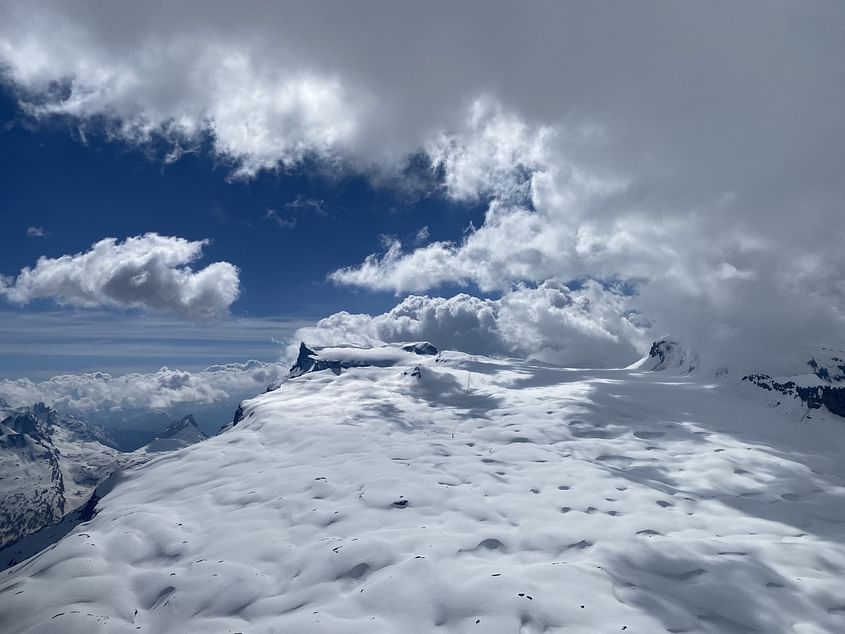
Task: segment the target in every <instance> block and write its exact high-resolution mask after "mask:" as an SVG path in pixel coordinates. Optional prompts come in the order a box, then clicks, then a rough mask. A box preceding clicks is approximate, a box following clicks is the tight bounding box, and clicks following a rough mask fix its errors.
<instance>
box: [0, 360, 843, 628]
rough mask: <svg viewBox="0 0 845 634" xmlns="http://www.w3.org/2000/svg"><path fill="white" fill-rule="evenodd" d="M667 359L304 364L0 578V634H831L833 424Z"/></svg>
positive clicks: (130, 477)
mask: <svg viewBox="0 0 845 634" xmlns="http://www.w3.org/2000/svg"><path fill="white" fill-rule="evenodd" d="M662 350H663V352H664V358H663V359H659V360H658V361H655V359H654V358H652V359H651V360H650V361H649V360H644V362H642V363H640V364H635V365H634V366H631V367H629V368H625V369H615V370H607V369H604V370H597V369H565V368H557V367H552V366H549V365H545V364H542V363H538V362H534V361H527V360H518V359H497V358H487V357H481V356H474V355H468V354H463V353H458V352H449V351H446V352H441V353H439V354H430V353H423V354H420V353H412V352H408V351H402V350H401V348H397V351H395V354H387V353H386V352H385V351H378V352H377V353H376V352H372V351H370V352H365V353H362V354H361V355H359V356H358V357H356V356H355V352H354V349H345V350H342V351H340V352H339V351H338V349H329V350H326V351H319V350H312V349H308V353H307V354H306V356H308V357H310V358H311V359H312V360H314V361H323V362H326V364H327V365H325V367H324V368H323V369H317V368H316V367H311V368H309V369H308V370H307V371H304V372H301V373H294V374H295V376H294V375H292V376H291V377H290V378H288V379H285V380H283V381H282V382H281V383H279V384H278V385H274V386H272V388H274V389H270V390H269V391H267V392H266V393H264V394H260V395H258V396H256V397H254V398H252V399H249V400H247V401H244V402H243V403H242V404H241V407H240V408H239V413H238V416H237V417H236V420H235V421H234V422H235V423H236V424H234V425H229V426H228V427H227V428H226V429H225V431H223V432H222V433H220V434H219V435H217V436H214V437H212V438H209V439H207V440H203V441H202V442H199V443H196V444H191V445H188V446H184V447H182V448H179V449H177V450H176V451H172V452H169V453H164V454H160V455H156V454H154V453H152V454H150V459H149V460H147V461H146V462H144V463H142V464H137V465H134V466H130V467H128V468H126V469H124V470H122V471H120V472H118V473H116V474H114V475H113V476H112V477H110V478H109V480H108V481H107V482H106V483H104V484H103V485H101V486H100V487H98V489H97V493H96V495H97V498H98V499H97V502H96V508H95V509H93V513H92V515H93V516H92V517H91V518H90V519H88V521H84V522H82V523H80V524H78V525H76V526H75V527H73V529H72V530H71V531H70V532H69V533H68V534H67V535H66V536H64V537H63V538H62V539H60V540H59V541H58V542H57V543H55V544H53V545H52V546H50V547H49V548H47V549H45V550H44V551H42V552H41V553H39V554H38V555H36V556H34V557H32V558H30V559H28V560H27V561H24V562H22V563H20V564H18V565H16V566H14V567H13V568H10V569H9V570H7V571H6V572H5V573H3V576H2V577H1V578H0V630H1V631H3V632H56V633H62V634H64V633H77V632H78V633H88V632H92V631H104V632H138V631H141V632H145V631H146V632H156V633H170V632H172V633H182V632H244V633H246V632H250V633H253V632H258V633H271V632H327V633H328V632H361V633H364V632H366V633H371V632H384V633H395V632H431V631H447V632H526V633H529V632H551V631H562V632H563V631H565V632H572V633H588V632H589V633H607V632H617V631H618V632H622V631H625V632H640V633H647V634H651V633H654V632H706V633H714V634H715V633H725V632H737V633H739V632H765V633H767V634H768V633H771V632H794V633H797V634H818V633H823V632H824V633H828V632H841V631H845V586H843V584H842V579H843V573H845V464H844V463H843V461H842V456H843V455H845V421H843V419H842V418H840V417H838V416H835V415H833V414H832V413H830V412H829V411H827V410H826V409H825V408H815V409H813V410H812V412H810V411H809V410H808V409H807V407H806V406H805V405H804V404H803V403H802V402H801V401H800V400H798V399H796V398H787V397H785V396H784V395H782V394H775V393H773V392H772V391H770V390H765V389H760V388H759V387H757V386H756V385H754V384H752V383H751V382H748V381H741V380H739V379H738V378H737V377H734V376H731V375H721V376H711V375H706V374H704V373H699V372H695V371H690V369H691V368H692V365H693V364H691V363H690V362H689V359H690V358H689V357H688V356H685V355H681V356H677V354H678V353H677V350H675V349H674V348H673V350H675V351H674V352H673V353H672V354H674V355H675V360H671V362H668V363H667V358H668V357H669V356H670V355H669V354H668V353H669V349H668V348H667V347H666V346H663V347H662ZM429 352H430V351H429ZM341 359H342V360H343V361H344V362H345V364H344V365H342V366H340V361H339V360H341ZM368 359H369V361H372V360H373V359H376V361H377V363H370V362H368ZM332 361H338V366H335V367H333V366H331V364H330V363H329V362H332ZM388 361H389V362H388ZM315 366H316V364H315ZM327 370H328V371H327Z"/></svg>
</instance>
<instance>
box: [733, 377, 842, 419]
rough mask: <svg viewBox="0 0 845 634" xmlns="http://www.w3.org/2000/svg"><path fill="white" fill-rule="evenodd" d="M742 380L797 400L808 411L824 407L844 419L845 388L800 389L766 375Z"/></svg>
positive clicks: (823, 386)
mask: <svg viewBox="0 0 845 634" xmlns="http://www.w3.org/2000/svg"><path fill="white" fill-rule="evenodd" d="M811 367H812V366H811ZM742 380H743V381H748V382H750V383H753V384H754V385H756V386H757V387H760V388H763V389H764V390H768V391H770V392H778V393H780V394H783V395H784V396H788V397H791V398H799V399H801V402H803V403H804V404H805V405H806V406H807V407H808V408H810V409H820V408H821V407H826V408H827V409H828V410H829V411H830V412H831V413H832V414H836V415H837V416H843V417H845V387H839V386H835V385H819V386H813V387H802V386H799V385H798V384H796V383H795V382H794V381H785V382H784V383H780V382H778V381H775V380H774V379H773V378H772V377H770V376H769V375H768V374H749V375H748V376H744V377H742Z"/></svg>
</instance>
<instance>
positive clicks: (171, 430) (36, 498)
mask: <svg viewBox="0 0 845 634" xmlns="http://www.w3.org/2000/svg"><path fill="white" fill-rule="evenodd" d="M0 415H2V421H0V549H3V548H9V547H10V546H11V545H13V544H15V543H16V542H18V541H20V540H21V539H23V538H24V537H26V536H27V535H30V534H33V533H35V532H37V531H39V530H41V529H43V528H44V527H46V526H50V525H52V524H54V523H56V522H58V521H59V520H61V519H62V518H63V517H64V516H65V515H67V514H68V513H71V512H72V511H74V510H75V509H77V508H78V507H80V506H82V505H84V504H85V503H86V502H87V501H88V499H89V498H90V496H91V494H92V492H93V491H94V489H95V487H96V486H97V485H98V484H99V483H101V482H102V481H103V480H105V479H106V478H107V477H108V476H109V475H110V474H111V473H113V472H114V471H115V470H117V469H120V468H122V467H124V466H126V465H129V464H133V463H137V462H139V461H141V460H143V459H145V457H146V456H147V455H148V454H153V453H160V452H163V451H172V450H175V449H179V448H182V447H185V446H188V445H189V444H192V443H194V442H199V441H200V440H203V439H205V437H206V436H205V434H203V433H202V432H201V431H200V430H199V428H198V426H197V423H196V420H195V419H194V417H193V416H192V415H190V414H189V415H187V416H185V417H184V418H182V419H181V420H178V421H173V422H172V423H171V424H170V425H169V426H168V427H167V428H166V429H165V430H164V431H163V432H162V433H161V434H159V436H158V438H157V439H155V440H153V441H152V442H150V443H148V444H147V445H145V446H144V447H142V448H141V449H140V450H137V451H134V452H128V453H127V452H120V451H118V450H117V449H116V448H115V446H114V445H113V444H112V441H111V436H110V434H109V433H108V432H107V431H106V430H104V429H103V428H102V427H99V426H97V425H90V424H89V423H87V422H85V421H84V420H82V419H80V418H78V417H76V416H62V415H60V414H59V413H58V412H56V411H55V410H54V409H52V408H50V407H48V406H46V405H44V404H43V403H36V404H34V405H31V406H28V407H23V408H17V409H11V408H8V406H7V407H6V408H5V409H3V410H2V414H0Z"/></svg>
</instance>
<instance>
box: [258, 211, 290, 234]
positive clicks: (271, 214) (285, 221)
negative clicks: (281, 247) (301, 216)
mask: <svg viewBox="0 0 845 634" xmlns="http://www.w3.org/2000/svg"><path fill="white" fill-rule="evenodd" d="M264 220H269V221H270V222H273V223H275V225H276V226H277V227H279V228H280V229H293V228H294V227H296V218H283V217H282V216H280V215H279V212H278V211H276V210H275V209H268V210H267V212H266V213H265V214H264Z"/></svg>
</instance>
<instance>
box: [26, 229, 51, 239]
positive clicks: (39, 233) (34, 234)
mask: <svg viewBox="0 0 845 634" xmlns="http://www.w3.org/2000/svg"><path fill="white" fill-rule="evenodd" d="M26 235H28V236H29V237H30V238H46V237H47V234H46V233H44V228H43V227H27V228H26Z"/></svg>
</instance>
